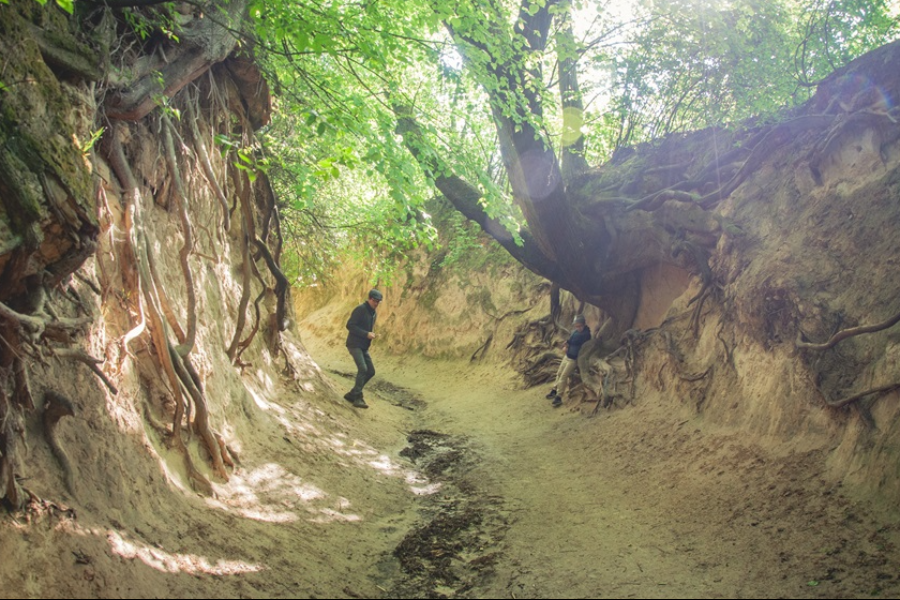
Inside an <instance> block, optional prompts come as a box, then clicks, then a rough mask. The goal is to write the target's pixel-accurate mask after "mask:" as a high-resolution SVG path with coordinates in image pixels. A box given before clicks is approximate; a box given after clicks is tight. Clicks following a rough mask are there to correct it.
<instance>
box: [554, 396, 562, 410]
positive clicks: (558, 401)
mask: <svg viewBox="0 0 900 600" xmlns="http://www.w3.org/2000/svg"><path fill="white" fill-rule="evenodd" d="M558 406H562V398H560V397H559V396H557V397H556V398H554V399H553V408H556V407H558Z"/></svg>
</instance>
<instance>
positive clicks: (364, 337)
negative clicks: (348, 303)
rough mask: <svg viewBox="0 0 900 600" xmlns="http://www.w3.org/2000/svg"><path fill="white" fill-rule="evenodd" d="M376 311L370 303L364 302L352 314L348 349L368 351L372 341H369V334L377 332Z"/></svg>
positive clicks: (349, 325) (348, 324) (349, 324)
mask: <svg viewBox="0 0 900 600" xmlns="http://www.w3.org/2000/svg"><path fill="white" fill-rule="evenodd" d="M377 316H378V315H376V314H375V309H374V308H372V307H371V306H369V303H368V302H363V303H362V304H360V305H359V306H357V307H356V308H354V309H353V312H352V313H350V320H348V321H347V331H349V332H350V333H348V334H347V347H348V348H362V349H363V350H368V349H369V345H370V344H371V343H372V340H370V339H369V332H371V331H375V318H376V317H377Z"/></svg>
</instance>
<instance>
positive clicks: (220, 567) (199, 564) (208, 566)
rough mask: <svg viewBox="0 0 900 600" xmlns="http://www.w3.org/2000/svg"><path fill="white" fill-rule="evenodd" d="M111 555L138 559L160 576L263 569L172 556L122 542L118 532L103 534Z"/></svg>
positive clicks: (147, 547) (258, 566) (157, 549)
mask: <svg viewBox="0 0 900 600" xmlns="http://www.w3.org/2000/svg"><path fill="white" fill-rule="evenodd" d="M107 540H108V541H109V546H110V549H111V550H112V552H113V554H115V555H118V556H121V557H122V558H125V559H129V560H139V561H141V562H142V563H144V564H145V565H147V566H148V567H150V568H152V569H156V570H157V571H162V572H164V573H187V574H189V575H203V574H206V575H240V574H241V573H256V572H258V571H262V570H264V569H265V567H264V566H262V565H258V564H252V563H248V562H245V561H241V560H225V559H219V560H216V561H215V562H212V561H211V560H210V559H209V558H207V557H205V556H199V555H196V554H173V553H171V552H166V551H165V550H162V549H160V548H154V547H152V546H148V545H146V544H142V543H140V542H135V541H131V540H127V539H125V537H123V535H122V534H121V533H120V532H118V531H110V532H109V534H108V535H107Z"/></svg>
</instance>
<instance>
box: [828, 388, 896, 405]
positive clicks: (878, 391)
mask: <svg viewBox="0 0 900 600" xmlns="http://www.w3.org/2000/svg"><path fill="white" fill-rule="evenodd" d="M898 389H900V383H892V384H890V385H882V386H879V387H876V388H872V389H870V390H866V391H864V392H859V393H858V394H853V395H852V396H850V397H848V398H844V399H842V400H834V401H826V402H825V403H826V404H827V405H828V406H830V407H831V408H841V407H844V406H847V405H848V404H852V403H854V402H856V401H857V400H862V399H863V398H865V397H866V396H870V395H872V394H887V393H889V392H893V391H895V390H898Z"/></svg>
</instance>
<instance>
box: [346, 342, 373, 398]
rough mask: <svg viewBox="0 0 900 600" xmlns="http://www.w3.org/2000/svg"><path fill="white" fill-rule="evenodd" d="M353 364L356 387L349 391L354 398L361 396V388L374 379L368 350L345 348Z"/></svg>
mask: <svg viewBox="0 0 900 600" xmlns="http://www.w3.org/2000/svg"><path fill="white" fill-rule="evenodd" d="M347 350H348V351H349V352H350V356H352V357H353V362H355V363H356V385H354V386H353V389H352V390H350V393H351V394H353V395H354V396H362V391H363V386H365V385H366V383H368V382H369V380H370V379H372V378H373V377H375V365H374V364H372V357H371V356H369V351H368V350H363V349H362V348H347Z"/></svg>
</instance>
